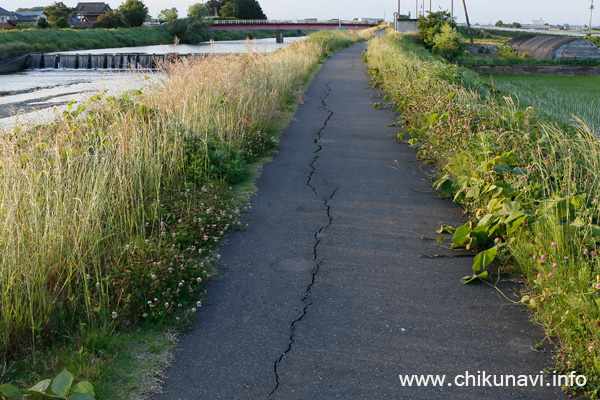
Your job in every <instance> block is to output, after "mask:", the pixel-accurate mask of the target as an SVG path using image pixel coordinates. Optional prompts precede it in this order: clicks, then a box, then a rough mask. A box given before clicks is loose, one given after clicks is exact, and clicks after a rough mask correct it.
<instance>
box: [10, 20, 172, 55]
mask: <svg viewBox="0 0 600 400" xmlns="http://www.w3.org/2000/svg"><path fill="white" fill-rule="evenodd" d="M172 42H173V37H172V36H171V35H170V34H169V33H168V32H167V31H166V29H164V28H163V27H153V28H130V29H86V30H83V29H46V30H38V29H27V30H12V31H3V32H0V59H2V58H4V57H6V56H7V55H9V54H11V53H19V52H23V53H31V52H52V51H60V50H79V49H99V48H105V47H127V46H147V45H154V44H169V43H172Z"/></svg>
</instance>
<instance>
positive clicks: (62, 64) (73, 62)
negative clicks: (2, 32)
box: [27, 53, 206, 70]
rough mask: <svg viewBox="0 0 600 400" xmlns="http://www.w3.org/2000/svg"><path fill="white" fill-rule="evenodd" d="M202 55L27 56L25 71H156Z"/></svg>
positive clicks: (37, 54)
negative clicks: (180, 60) (172, 63)
mask: <svg viewBox="0 0 600 400" xmlns="http://www.w3.org/2000/svg"><path fill="white" fill-rule="evenodd" d="M205 56H206V55H202V54H177V53H167V54H42V53H32V54H29V57H28V59H27V69H30V70H37V69H130V68H133V69H157V68H159V67H160V65H161V64H162V63H164V62H165V61H167V62H172V61H175V60H178V59H180V58H188V57H205Z"/></svg>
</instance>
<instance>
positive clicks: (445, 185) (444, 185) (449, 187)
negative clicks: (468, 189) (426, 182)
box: [434, 178, 458, 197]
mask: <svg viewBox="0 0 600 400" xmlns="http://www.w3.org/2000/svg"><path fill="white" fill-rule="evenodd" d="M434 186H435V189H436V190H439V191H441V192H442V196H444V197H449V196H452V194H454V193H455V192H456V191H457V190H458V187H457V185H456V182H454V181H453V180H452V179H448V178H442V179H440V180H438V181H437V182H435V183H434Z"/></svg>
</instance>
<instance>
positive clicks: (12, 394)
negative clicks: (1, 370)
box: [0, 384, 23, 400]
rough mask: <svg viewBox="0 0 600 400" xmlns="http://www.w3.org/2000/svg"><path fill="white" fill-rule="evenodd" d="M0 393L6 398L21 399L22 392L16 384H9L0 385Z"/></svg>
mask: <svg viewBox="0 0 600 400" xmlns="http://www.w3.org/2000/svg"><path fill="white" fill-rule="evenodd" d="M0 393H2V396H4V397H6V399H7V400H21V399H22V398H23V393H21V391H20V390H19V389H18V388H17V387H16V386H13V385H10V384H5V385H1V386H0Z"/></svg>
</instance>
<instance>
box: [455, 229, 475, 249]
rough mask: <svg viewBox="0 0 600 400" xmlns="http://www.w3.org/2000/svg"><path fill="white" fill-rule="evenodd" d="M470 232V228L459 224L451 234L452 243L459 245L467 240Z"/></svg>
mask: <svg viewBox="0 0 600 400" xmlns="http://www.w3.org/2000/svg"><path fill="white" fill-rule="evenodd" d="M470 234H471V228H469V227H468V226H466V225H462V226H459V227H458V228H456V231H454V236H452V245H453V246H460V245H462V244H464V243H466V241H467V240H469V235H470Z"/></svg>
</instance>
